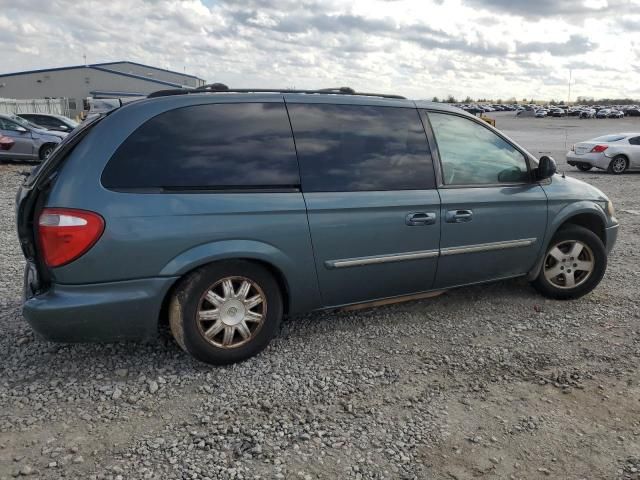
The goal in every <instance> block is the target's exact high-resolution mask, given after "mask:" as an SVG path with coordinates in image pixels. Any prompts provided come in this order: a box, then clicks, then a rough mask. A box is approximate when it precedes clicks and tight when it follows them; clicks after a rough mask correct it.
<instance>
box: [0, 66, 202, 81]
mask: <svg viewBox="0 0 640 480" xmlns="http://www.w3.org/2000/svg"><path fill="white" fill-rule="evenodd" d="M123 63H128V64H130V65H136V66H138V67H144V68H150V69H152V70H157V71H160V72H168V73H173V74H175V75H182V76H183V77H189V78H195V79H198V80H203V79H202V78H200V77H196V76H194V75H189V74H187V73H181V72H175V71H173V70H165V69H164V68H158V67H152V66H151V65H144V64H142V63H136V62H130V61H128V60H123V61H120V62H105V63H92V64H89V65H71V66H69V67H56V68H43V69H39V70H25V71H22V72H11V73H1V74H0V78H3V77H13V76H16V75H26V74H30V73H46V72H59V71H62V70H75V69H78V68H93V69H95V70H102V71H105V72H109V73H114V74H117V75H124V76H128V77H133V78H138V79H144V80H148V81H150V82H155V83H162V84H165V85H173V86H179V84H177V83H172V82H167V81H164V80H158V79H155V78H149V77H145V76H143V75H136V74H133V73H126V72H121V71H119V70H113V69H111V68H107V67H109V66H111V65H119V64H123ZM203 81H204V80H203Z"/></svg>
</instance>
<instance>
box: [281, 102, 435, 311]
mask: <svg viewBox="0 0 640 480" xmlns="http://www.w3.org/2000/svg"><path fill="white" fill-rule="evenodd" d="M355 101H357V100H355V99H354V102H355ZM286 102H287V109H288V111H289V117H290V119H291V124H292V128H293V134H294V139H295V142H296V148H297V153H298V160H299V162H300V172H301V182H302V190H303V194H304V198H305V202H306V205H307V214H308V218H309V227H310V230H311V238H312V244H313V249H314V255H315V262H316V268H317V272H318V279H319V284H320V289H321V293H322V300H323V303H324V305H325V306H337V305H345V304H350V303H358V302H364V301H369V300H374V299H382V298H387V297H394V296H399V295H405V294H411V293H417V292H423V291H426V290H429V289H430V288H431V287H432V285H433V281H434V275H435V272H436V266H437V261H438V248H439V241H440V218H439V209H440V199H439V196H438V192H437V190H436V189H435V181H434V171H433V165H432V161H431V154H430V151H429V147H428V144H427V141H426V136H425V133H424V129H423V126H422V123H421V120H420V117H419V114H418V112H417V110H416V109H415V108H406V107H397V108H396V107H388V106H385V107H382V106H372V105H366V104H362V105H353V104H350V105H335V104H326V103H321V102H320V103H318V102H319V100H316V101H314V103H311V101H309V100H302V99H295V98H292V99H290V98H287V97H286ZM298 102H299V103H298ZM302 102H305V103H302Z"/></svg>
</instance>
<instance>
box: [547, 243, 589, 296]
mask: <svg viewBox="0 0 640 480" xmlns="http://www.w3.org/2000/svg"><path fill="white" fill-rule="evenodd" d="M594 268H595V259H594V256H593V252H592V251H591V249H590V248H589V246H588V245H586V244H584V243H582V242H580V241H578V240H563V241H562V242H559V243H557V244H555V245H554V246H553V247H552V248H551V249H550V250H549V252H548V253H547V257H546V258H545V260H544V277H545V278H546V279H547V281H548V282H549V283H551V284H552V285H553V286H554V287H556V288H561V289H563V290H568V289H572V288H576V287H579V286H580V285H582V284H583V283H584V282H586V281H587V280H588V279H589V277H591V274H592V273H593V270H594Z"/></svg>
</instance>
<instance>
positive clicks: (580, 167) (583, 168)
mask: <svg viewBox="0 0 640 480" xmlns="http://www.w3.org/2000/svg"><path fill="white" fill-rule="evenodd" d="M576 167H578V170H580V171H581V172H588V171H589V170H591V169H592V168H593V166H592V165H587V164H586V163H579V164H577V165H576Z"/></svg>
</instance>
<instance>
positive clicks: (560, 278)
mask: <svg viewBox="0 0 640 480" xmlns="http://www.w3.org/2000/svg"><path fill="white" fill-rule="evenodd" d="M571 242H574V243H575V242H578V243H580V244H581V245H582V250H581V251H580V253H579V255H578V256H573V255H572V254H571V253H572V252H573V251H575V250H571V248H572V243H571ZM555 248H557V249H558V252H556V253H555V255H558V253H562V254H563V255H561V256H562V258H564V261H562V260H560V259H557V258H556V257H555V256H554V254H553V253H552V251H555V250H554V249H555ZM572 258H573V259H574V260H570V259H572ZM589 258H590V260H591V263H592V268H591V271H590V273H588V274H585V272H586V270H582V269H581V268H580V265H581V264H582V265H588V263H589ZM576 266H578V268H575V267H576ZM606 269H607V251H606V250H605V248H604V245H603V243H602V240H600V238H599V237H598V236H597V235H596V234H595V233H593V232H592V231H591V230H588V229H586V228H584V227H580V226H578V225H570V226H567V227H563V228H561V229H560V230H558V231H557V232H556V234H555V235H554V236H553V238H552V239H551V242H550V244H549V248H547V251H546V252H545V257H544V260H543V264H542V267H541V268H540V273H539V274H538V277H537V278H536V279H535V280H534V281H533V282H532V285H533V286H534V288H535V289H536V290H538V292H540V293H541V294H542V295H544V296H545V297H549V298H554V299H556V300H570V299H574V298H580V297H582V296H583V295H586V294H587V293H589V292H591V290H593V289H594V288H596V286H597V285H598V284H599V283H600V281H601V280H602V277H603V276H604V272H605V271H606ZM555 272H558V275H557V276H556V277H555V278H553V279H550V277H551V276H553V274H554V273H555ZM565 272H568V274H567V273H565ZM571 275H573V277H572V278H573V281H574V282H575V286H574V287H571V284H570V283H569V284H567V278H568V276H569V277H571Z"/></svg>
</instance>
